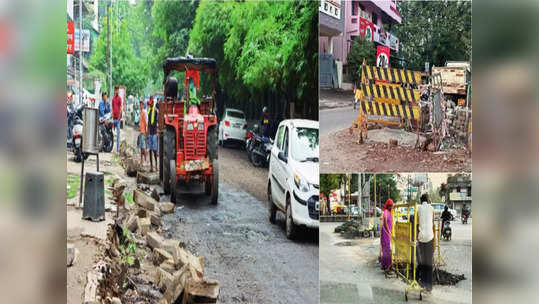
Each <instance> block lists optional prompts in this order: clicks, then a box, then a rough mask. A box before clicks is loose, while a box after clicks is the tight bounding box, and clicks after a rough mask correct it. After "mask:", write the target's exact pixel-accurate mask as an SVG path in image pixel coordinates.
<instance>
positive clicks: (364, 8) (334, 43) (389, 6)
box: [319, 0, 402, 87]
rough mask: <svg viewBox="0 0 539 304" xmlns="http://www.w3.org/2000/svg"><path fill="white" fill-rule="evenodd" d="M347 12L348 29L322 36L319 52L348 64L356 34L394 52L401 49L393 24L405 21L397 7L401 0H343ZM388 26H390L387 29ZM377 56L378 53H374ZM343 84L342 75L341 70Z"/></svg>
mask: <svg viewBox="0 0 539 304" xmlns="http://www.w3.org/2000/svg"><path fill="white" fill-rule="evenodd" d="M340 5H341V6H342V9H341V10H342V12H343V14H344V31H343V32H342V33H340V35H334V36H330V35H322V31H321V35H320V37H319V51H320V52H325V53H331V54H332V55H333V58H334V59H335V63H336V64H337V65H338V66H339V65H346V57H347V56H348V52H349V51H350V46H351V43H353V42H350V40H352V38H354V37H356V36H365V37H367V39H370V40H371V41H373V42H374V43H375V44H377V45H384V46H388V47H389V48H390V50H391V52H392V53H394V52H398V50H399V38H398V37H396V36H395V35H393V34H391V32H390V31H391V27H392V26H393V25H395V24H400V23H401V22H402V16H401V14H400V13H399V11H398V10H397V0H378V1H374V0H371V1H341V2H340ZM384 25H385V27H386V29H388V30H385V29H384ZM372 55H373V56H376V54H375V53H373V54H372ZM339 74H340V75H338V78H339V87H341V85H340V84H341V83H342V81H340V79H342V74H341V73H339Z"/></svg>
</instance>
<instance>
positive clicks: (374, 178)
mask: <svg viewBox="0 0 539 304" xmlns="http://www.w3.org/2000/svg"><path fill="white" fill-rule="evenodd" d="M374 217H376V173H374Z"/></svg>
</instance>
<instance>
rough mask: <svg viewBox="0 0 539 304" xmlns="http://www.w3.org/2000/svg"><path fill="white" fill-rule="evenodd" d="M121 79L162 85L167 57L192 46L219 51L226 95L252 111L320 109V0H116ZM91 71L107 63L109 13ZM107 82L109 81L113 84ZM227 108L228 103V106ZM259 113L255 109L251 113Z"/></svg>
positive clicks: (141, 86)
mask: <svg viewBox="0 0 539 304" xmlns="http://www.w3.org/2000/svg"><path fill="white" fill-rule="evenodd" d="M113 5H114V6H119V7H115V8H114V9H113V10H112V20H114V21H113V22H112V40H113V43H112V53H113V56H112V65H113V83H114V84H124V85H125V86H126V88H127V91H128V93H129V94H139V93H141V91H142V90H144V91H145V92H146V94H148V91H149V90H155V89H159V88H161V87H162V70H161V66H160V64H161V63H162V62H163V60H164V59H165V58H167V57H176V56H180V55H186V54H187V53H191V54H192V55H193V56H195V57H212V58H215V59H216V60H217V62H218V65H219V79H218V80H219V84H220V88H221V91H220V92H219V94H220V96H221V97H222V99H223V102H224V103H225V104H226V105H227V106H239V107H241V108H243V109H244V110H246V112H247V113H246V114H247V115H248V116H251V118H253V116H257V115H260V109H261V108H262V106H264V105H266V106H269V109H270V112H271V113H273V114H274V115H275V116H279V117H281V118H284V117H288V116H290V115H291V113H289V111H288V110H289V108H290V104H291V103H294V107H295V110H294V113H295V115H296V116H299V117H310V118H313V119H317V117H318V107H317V105H318V98H317V96H318V72H317V68H318V65H317V62H318V57H317V56H318V52H317V42H318V35H317V33H318V5H317V3H316V2H312V1H247V2H244V1H201V2H198V1H138V2H136V3H135V4H130V3H129V2H119V3H114V4H113ZM101 28H102V31H101V33H100V35H99V37H98V39H97V41H96V49H95V51H94V52H93V54H92V56H91V58H90V71H91V72H92V73H95V74H97V75H100V74H99V72H101V73H103V74H105V73H106V71H107V63H106V58H107V56H106V51H107V29H106V16H105V17H102V18H101ZM105 87H106V85H105ZM221 108H222V107H221ZM250 114H251V115H250Z"/></svg>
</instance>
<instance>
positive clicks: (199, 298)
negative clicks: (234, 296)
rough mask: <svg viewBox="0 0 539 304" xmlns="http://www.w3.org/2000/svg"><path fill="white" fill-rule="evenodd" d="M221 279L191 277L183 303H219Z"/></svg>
mask: <svg viewBox="0 0 539 304" xmlns="http://www.w3.org/2000/svg"><path fill="white" fill-rule="evenodd" d="M218 297H219V281H217V280H202V281H196V280H193V279H190V280H188V281H187V285H186V286H185V292H184V298H183V303H217V298H218Z"/></svg>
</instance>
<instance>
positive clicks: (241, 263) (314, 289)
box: [162, 148, 319, 303]
mask: <svg viewBox="0 0 539 304" xmlns="http://www.w3.org/2000/svg"><path fill="white" fill-rule="evenodd" d="M219 178H220V184H219V203H218V205H216V206H213V205H211V204H209V202H208V200H207V197H205V196H204V195H193V194H190V195H183V196H182V197H181V201H180V202H179V203H177V206H179V208H176V210H175V213H174V214H171V215H166V216H163V218H162V222H163V232H164V236H165V237H167V238H168V237H171V238H176V239H179V240H182V241H183V242H184V244H185V245H186V246H187V248H188V249H189V250H191V251H192V252H195V253H196V254H197V255H199V256H202V257H204V260H205V263H204V264H205V265H204V266H205V274H204V277H206V278H214V279H217V280H219V282H220V284H221V291H220V296H219V302H220V303H318V302H319V289H318V231H317V230H304V231H303V233H301V235H300V237H299V238H298V239H297V240H295V241H290V240H288V239H287V238H286V236H285V233H284V216H283V215H282V214H278V218H277V224H275V225H272V224H271V223H270V222H269V220H268V211H267V203H266V200H265V197H266V182H267V169H265V168H254V167H253V166H252V165H251V164H250V163H249V162H248V160H247V157H246V154H245V151H244V150H242V149H239V148H220V151H219Z"/></svg>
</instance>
